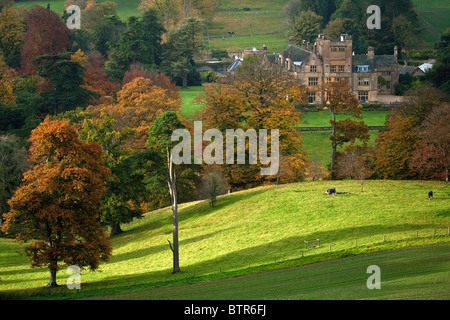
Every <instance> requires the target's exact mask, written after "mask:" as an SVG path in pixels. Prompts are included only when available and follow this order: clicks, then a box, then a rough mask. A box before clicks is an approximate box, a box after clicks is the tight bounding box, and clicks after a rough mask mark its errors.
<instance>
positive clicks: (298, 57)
mask: <svg viewBox="0 0 450 320" xmlns="http://www.w3.org/2000/svg"><path fill="white" fill-rule="evenodd" d="M289 54H290V55H291V59H292V61H294V62H300V61H306V60H308V59H309V57H310V56H311V55H312V54H313V53H312V52H310V51H307V50H305V49H302V48H299V47H296V46H294V45H289V47H287V49H286V50H283V55H284V57H285V58H288V57H289Z"/></svg>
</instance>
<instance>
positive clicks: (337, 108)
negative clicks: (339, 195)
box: [324, 80, 370, 180]
mask: <svg viewBox="0 0 450 320" xmlns="http://www.w3.org/2000/svg"><path fill="white" fill-rule="evenodd" d="M324 94H325V96H326V99H327V103H326V105H327V108H328V110H329V111H330V113H331V120H330V124H331V130H332V134H331V136H330V140H331V163H330V180H333V179H334V178H335V172H334V169H335V164H336V152H337V148H338V146H342V145H344V144H345V143H351V144H353V143H355V142H356V141H357V139H358V140H361V141H363V142H367V141H368V140H369V138H370V136H369V134H368V132H369V128H368V127H367V125H366V124H365V123H364V121H356V120H354V119H352V118H355V119H362V106H361V105H360V104H359V103H358V100H357V99H356V97H355V96H354V95H353V93H352V91H351V90H350V88H349V86H348V82H347V81H346V80H341V81H339V82H331V83H329V84H327V85H326V86H325V87H324ZM337 115H345V116H350V117H352V118H346V119H343V120H337V118H336V117H337Z"/></svg>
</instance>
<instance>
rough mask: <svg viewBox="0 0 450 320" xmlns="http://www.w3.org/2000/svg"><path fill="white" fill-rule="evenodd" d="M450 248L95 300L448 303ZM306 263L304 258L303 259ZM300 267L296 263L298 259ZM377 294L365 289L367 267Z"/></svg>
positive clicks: (353, 259) (332, 261) (409, 251)
mask: <svg viewBox="0 0 450 320" xmlns="http://www.w3.org/2000/svg"><path fill="white" fill-rule="evenodd" d="M449 251H450V243H449V242H447V243H441V244H435V245H427V246H417V247H406V248H397V249H392V250H386V251H382V252H377V253H370V254H360V255H355V256H347V257H341V258H340V259H333V253H330V257H331V259H330V260H327V261H323V262H321V263H312V264H306V265H302V266H298V267H290V268H284V269H278V270H270V271H264V272H260V273H256V274H251V275H245V276H237V277H230V278H225V279H216V280H210V281H202V282H198V283H192V284H189V285H186V284H184V285H173V286H166V287H159V288H152V289H147V290H139V291H131V292H126V293H119V294H111V295H105V296H102V297H98V296H96V297H95V299H99V298H100V299H106V300H111V299H115V300H117V299H120V300H142V299H146V300H149V299H151V300H174V299H177V300H255V299H256V300H266V299H269V300H278V299H282V300H311V299H315V300H324V299H325V300H330V299H331V300H345V299H347V300H349V299H350V300H355V299H358V300H359V299H415V300H417V299H423V300H424V299H439V300H447V299H448V298H450V257H449V255H448V252H449ZM307 259H308V258H304V260H307ZM297 261H299V262H300V259H299V260H297ZM371 265H376V266H378V267H379V268H380V280H381V281H380V282H381V283H380V289H381V290H369V289H368V288H367V279H368V277H369V276H370V274H367V267H368V266H371Z"/></svg>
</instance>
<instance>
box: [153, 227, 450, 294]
mask: <svg viewBox="0 0 450 320" xmlns="http://www.w3.org/2000/svg"><path fill="white" fill-rule="evenodd" d="M448 236H450V226H448V227H436V228H432V229H420V230H416V231H414V232H410V233H408V234H406V233H405V232H401V234H380V235H379V236H378V239H374V237H370V238H369V239H367V238H356V237H355V238H354V239H352V240H346V241H340V242H338V241H327V239H322V240H321V239H304V240H303V241H302V242H301V243H299V248H298V250H297V252H296V254H295V255H296V257H292V255H290V256H289V257H287V258H286V253H285V252H280V254H279V255H277V254H273V255H271V256H269V255H266V256H265V257H263V258H262V259H260V261H248V260H247V261H246V260H245V259H242V260H241V261H240V263H235V264H226V265H224V264H220V263H217V264H215V265H216V267H215V269H216V270H215V271H212V272H207V273H206V272H202V271H203V270H198V269H197V270H196V268H195V265H194V266H190V267H188V268H183V269H184V271H183V273H182V274H181V275H180V274H171V273H169V272H167V274H165V276H164V281H162V285H165V284H169V283H170V282H174V281H176V282H183V280H185V281H186V282H189V280H194V279H195V278H201V277H206V276H210V277H211V276H212V277H214V275H216V277H217V275H219V274H223V276H224V277H226V276H228V275H229V276H233V273H238V274H245V269H251V268H260V267H262V266H269V265H271V264H277V263H283V262H289V261H293V260H296V259H305V258H308V257H313V256H318V255H324V257H325V258H326V256H325V255H326V254H330V253H336V252H339V251H345V250H351V249H357V248H363V247H370V246H376V245H380V246H382V245H383V244H384V245H386V246H387V245H388V244H392V243H395V242H408V241H414V240H420V239H433V238H437V237H441V238H442V237H448ZM387 248H389V249H390V248H392V246H387ZM381 249H382V248H381ZM161 280H162V279H161Z"/></svg>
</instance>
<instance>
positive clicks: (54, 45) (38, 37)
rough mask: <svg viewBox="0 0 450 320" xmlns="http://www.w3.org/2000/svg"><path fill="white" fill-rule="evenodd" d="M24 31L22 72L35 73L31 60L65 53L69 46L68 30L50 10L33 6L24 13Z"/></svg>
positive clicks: (34, 66)
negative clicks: (46, 55)
mask: <svg viewBox="0 0 450 320" xmlns="http://www.w3.org/2000/svg"><path fill="white" fill-rule="evenodd" d="M25 24H26V31H25V33H24V35H23V43H24V46H23V48H22V53H21V55H22V61H21V62H22V71H23V72H24V73H27V74H35V73H36V65H35V64H34V63H33V60H34V59H36V58H37V57H39V56H42V55H45V54H50V55H56V54H58V53H61V52H66V51H67V50H68V49H69V48H70V45H71V42H70V33H71V31H70V29H69V28H67V26H66V25H65V24H64V21H63V20H62V19H61V18H60V17H59V16H58V15H57V14H56V13H55V12H53V11H52V10H49V9H46V8H43V7H41V6H33V7H32V8H31V9H30V10H28V11H27V12H26V13H25Z"/></svg>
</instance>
